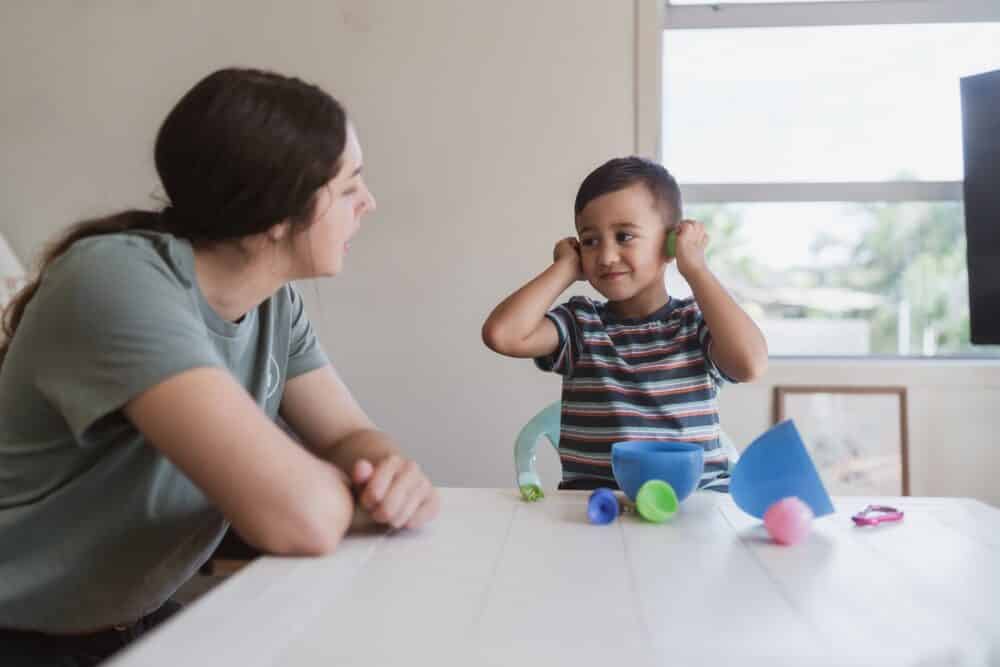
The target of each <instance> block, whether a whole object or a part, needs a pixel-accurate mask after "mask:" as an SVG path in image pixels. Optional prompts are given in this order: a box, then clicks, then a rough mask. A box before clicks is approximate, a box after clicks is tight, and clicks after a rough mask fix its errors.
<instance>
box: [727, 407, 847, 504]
mask: <svg viewBox="0 0 1000 667" xmlns="http://www.w3.org/2000/svg"><path fill="white" fill-rule="evenodd" d="M729 493H730V495H732V497H733V501H734V502H735V503H736V505H737V506H738V507H739V508H740V509H741V510H743V511H744V512H746V513H747V514H749V515H750V516H755V517H757V518H758V519H761V518H763V517H764V512H766V511H767V509H768V508H769V507H770V506H771V505H773V504H774V503H776V502H778V501H779V500H781V499H782V498H787V497H789V496H795V497H797V498H799V499H801V500H802V502H804V503H805V504H806V505H808V506H809V509H811V510H812V512H813V515H814V516H816V517H821V516H825V515H827V514H832V513H833V511H834V510H833V503H831V502H830V496H829V495H828V494H827V492H826V488H825V487H824V486H823V482H822V480H820V478H819V473H818V472H816V466H814V465H813V462H812V458H810V456H809V452H808V451H806V446H805V444H803V442H802V438H801V437H800V436H799V431H798V429H796V428H795V422H793V421H792V420H790V419H789V420H787V421H783V422H781V423H780V424H778V425H777V426H774V427H772V428H771V429H770V430H768V431H767V432H766V433H764V434H763V435H762V436H760V437H759V438H757V439H756V440H754V441H753V442H752V443H750V446H749V447H747V448H746V450H745V451H744V452H743V453H742V454H741V455H740V460H739V462H738V463H737V464H736V467H735V468H733V472H732V479H731V480H730V481H729Z"/></svg>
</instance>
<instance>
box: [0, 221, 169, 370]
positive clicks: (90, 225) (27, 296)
mask: <svg viewBox="0 0 1000 667" xmlns="http://www.w3.org/2000/svg"><path fill="white" fill-rule="evenodd" d="M137 229H148V230H153V231H166V230H165V229H164V224H163V216H162V215H161V214H160V213H157V212H155V211H139V210H135V209H133V210H130V211H122V212H121V213H116V214H114V215H111V216H107V217H104V218H95V219H93V220H84V221H83V222H80V223H77V224H76V225H73V226H72V227H70V229H69V231H67V232H66V233H65V234H64V235H63V236H61V237H59V238H57V239H56V240H55V241H54V242H53V243H52V244H51V245H50V246H49V247H48V248H46V249H45V251H44V252H43V253H42V258H41V262H40V265H39V267H38V273H37V274H36V275H35V277H34V278H33V279H32V280H30V281H29V282H28V284H27V285H25V286H24V287H23V288H21V290H20V291H18V293H17V294H16V295H15V296H14V298H13V299H11V301H10V303H9V304H7V307H6V308H4V310H3V316H2V325H3V337H2V340H0V367H2V366H3V361H4V358H6V356H7V350H8V348H9V347H10V342H11V339H12V338H13V337H14V332H15V331H17V327H18V325H19V324H20V323H21V318H22V317H24V310H25V308H27V307H28V302H29V301H31V297H33V296H34V295H35V292H36V291H38V285H39V283H40V282H41V278H42V274H43V273H44V272H45V269H47V268H48V266H49V265H50V264H52V262H54V261H55V260H56V259H57V258H58V257H60V256H61V255H62V254H63V253H65V252H66V251H67V250H69V247H70V246H71V245H73V244H74V243H76V242H77V241H79V240H80V239H85V238H88V237H91V236H104V235H105V234H118V233H121V232H128V231H132V230H137Z"/></svg>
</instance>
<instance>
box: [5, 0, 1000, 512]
mask: <svg viewBox="0 0 1000 667" xmlns="http://www.w3.org/2000/svg"><path fill="white" fill-rule="evenodd" d="M658 5H659V3H658V2H657V0H634V2H633V1H626V0H616V1H614V2H610V1H608V0H586V1H581V0H545V2H537V1H535V0H511V1H506V2H487V1H486V0H450V1H447V0H433V1H432V0H421V1H420V2H407V1H405V0H397V1H391V0H377V1H367V0H341V1H340V2H336V1H334V0H322V1H320V0H315V1H306V0H296V1H294V2H286V3H280V4H279V3H273V2H263V1H262V0H253V1H244V0H216V1H215V2H212V3H198V2H194V1H193V0H189V1H187V2H161V3H135V2H132V1H131V0H103V1H101V2H88V3H66V2H59V1H57V0H48V1H36V2H29V1H28V0H23V1H21V2H7V3H3V4H2V5H0V82H2V85H3V91H4V92H3V105H2V107H0V109H2V110H0V114H2V116H0V119H2V122H0V146H2V148H3V152H4V159H3V160H2V162H0V230H2V231H3V232H4V233H5V234H6V235H7V236H8V238H9V239H10V241H11V244H12V245H13V246H14V249H15V250H16V251H18V253H19V254H21V256H22V257H28V256H32V255H34V253H36V252H37V251H38V250H39V248H40V247H41V244H42V243H43V241H44V240H45V239H47V238H49V237H50V236H51V235H52V234H54V233H56V232H57V231H58V230H60V229H61V228H62V227H64V226H65V225H66V224H68V223H69V222H71V221H73V220H76V219H79V218H81V217H83V216H86V215H91V214H98V213H104V212H108V211H111V210H115V209H118V208H122V207H125V206H147V207H152V206H155V205H156V203H155V201H153V200H152V199H151V196H150V195H151V194H153V195H155V193H156V192H157V185H156V180H155V174H154V173H153V170H152V157H151V153H152V142H153V137H154V134H155V132H156V129H157V127H158V124H159V122H160V121H161V120H162V118H163V116H164V115H165V113H166V111H167V110H168V109H169V107H170V105H171V104H172V103H173V102H174V101H176V99H177V98H178V97H179V96H180V95H181V94H182V93H183V92H184V91H185V90H186V89H187V88H188V87H190V86H191V85H192V84H193V83H194V82H195V81H196V80H197V79H198V78H199V77H201V76H202V75H204V74H206V73H207V72H209V71H210V70H212V69H214V68H217V67H221V66H225V65H232V64H236V65H250V66H259V67H266V68H271V69H276V70H278V71H282V72H285V73H292V74H296V75H299V76H301V77H303V78H305V79H308V80H312V81H315V82H317V83H319V84H321V85H323V86H324V87H325V88H326V89H327V90H329V91H330V92H332V93H333V94H334V95H335V96H337V97H338V98H339V99H341V100H342V101H343V102H344V103H345V104H346V106H347V107H348V109H349V110H350V111H351V113H352V115H353V117H354V118H355V120H356V124H357V126H358V128H359V132H360V135H361V139H362V144H363V146H364V149H365V158H366V166H365V169H366V173H367V174H368V179H369V183H370V185H371V187H372V188H373V190H374V192H375V194H376V196H377V198H378V203H379V208H378V211H377V212H376V213H375V214H373V215H372V216H370V217H369V218H366V221H365V227H364V228H363V231H362V233H361V235H360V236H359V237H358V239H357V240H356V242H355V243H354V244H353V245H352V248H351V255H350V257H349V259H348V266H347V270H346V272H345V273H344V274H342V275H341V276H339V277H337V278H335V279H333V280H331V281H326V282H322V283H319V284H317V285H316V286H315V287H313V286H307V287H306V288H305V292H306V295H307V298H308V300H309V306H310V312H311V314H312V317H313V320H314V322H315V323H316V326H317V328H318V329H319V331H320V334H321V337H322V339H323V342H324V344H325V346H326V348H327V349H328V351H329V353H330V355H331V357H332V358H333V359H334V362H335V363H336V365H337V367H338V368H339V370H340V372H341V373H342V374H343V376H344V377H345V378H346V380H347V382H348V383H349V384H350V386H351V387H352V389H353V390H354V392H355V394H356V395H357V396H358V398H359V399H360V401H361V402H362V404H363V405H364V406H365V407H366V408H367V409H368V411H369V412H370V413H371V414H372V416H373V417H374V418H375V419H376V421H377V422H378V423H379V424H381V425H382V426H383V427H385V428H386V429H387V430H389V431H391V432H392V433H394V434H396V435H397V436H398V438H399V439H400V441H401V442H402V443H403V445H404V447H405V448H406V449H407V450H409V451H410V452H411V453H412V454H413V455H414V456H415V457H416V458H418V459H419V460H420V461H422V462H423V463H424V465H425V467H426V468H427V469H428V470H429V472H430V474H431V476H432V477H433V478H434V480H435V481H436V482H438V483H440V484H446V485H483V486H507V485H511V484H513V463H512V453H511V450H512V445H513V440H514V437H515V435H516V433H517V431H518V429H519V428H520V426H521V425H522V424H523V423H524V422H525V421H526V420H527V419H528V418H529V417H530V416H531V415H532V414H534V412H535V411H536V410H538V409H539V408H540V407H541V406H543V405H545V404H546V403H547V402H549V401H551V400H554V399H556V398H558V395H559V382H558V378H556V377H555V376H549V375H545V374H541V373H538V372H537V371H535V370H534V369H533V367H532V365H531V363H530V362H527V361H513V360H508V359H502V358H500V357H497V356H496V355H493V354H492V353H490V352H489V351H488V350H486V348H485V347H483V345H482V344H481V342H480V339H479V328H480V325H481V323H482V321H483V319H484V318H485V316H486V315H487V313H488V312H489V310H490V309H491V308H492V306H493V305H494V304H495V303H496V302H497V301H499V300H500V299H501V298H502V297H503V296H505V295H506V294H507V293H508V292H510V291H512V290H513V289H514V288H515V287H517V286H518V285H519V284H520V283H522V282H523V281H525V280H527V279H528V278H530V277H531V276H532V275H534V274H535V273H537V272H538V271H540V270H541V269H542V268H543V267H544V266H545V264H546V262H547V261H549V258H550V254H551V248H552V245H553V243H554V242H555V240H557V239H558V238H559V237H561V236H564V235H568V234H570V233H572V231H573V224H572V200H573V197H574V195H575V192H576V187H577V185H578V184H579V182H580V180H581V179H582V178H583V176H584V175H586V173H587V172H588V171H589V170H590V169H591V168H592V167H593V166H595V165H596V164H597V163H599V162H601V161H603V160H604V159H606V158H608V157H610V156H613V155H621V154H626V153H631V152H640V153H644V154H647V155H649V154H653V153H654V152H655V150H656V147H657V146H658V145H659V141H658V132H659V121H658V118H659V107H658V98H659V76H660V75H659V61H660V58H659V48H660V47H659V41H658V38H659V27H658V26H659V20H658ZM637 55H638V59H637ZM841 380H842V381H845V382H855V381H861V380H864V381H865V382H868V383H870V384H887V383H896V382H907V383H910V382H911V381H912V382H913V383H915V384H914V385H913V389H912V390H911V392H912V393H911V404H910V407H911V410H910V411H911V451H912V452H913V454H912V456H913V462H912V467H913V474H912V475H913V487H912V488H913V491H914V493H918V494H956V495H966V494H968V495H975V496H977V497H980V498H983V499H986V500H990V501H992V502H995V503H998V504H1000V491H998V490H997V489H996V486H995V485H994V484H993V482H992V476H991V474H990V473H992V472H993V471H996V470H997V464H998V457H997V454H996V453H995V450H994V449H993V447H992V443H993V440H994V434H993V430H994V429H995V426H996V425H998V424H1000V418H997V417H994V416H993V415H991V414H990V413H989V412H988V409H989V406H990V405H991V404H993V403H995V402H996V400H995V399H996V395H997V385H998V384H1000V370H998V368H997V367H991V368H989V369H986V368H978V369H973V370H972V371H970V367H969V366H968V365H966V366H940V367H938V366H934V367H925V366H922V365H916V364H904V365H898V366H892V367H891V368H887V367H884V366H878V365H867V364H853V365H845V364H839V363H838V364H832V365H825V364H775V365H774V368H773V370H772V373H771V376H770V377H769V381H773V382H782V383H784V382H793V381H794V382H798V383H804V384H823V383H828V382H835V381H841ZM986 385H988V387H989V388H988V389H982V388H981V387H983V386H986ZM722 405H723V411H724V417H723V419H724V422H725V425H726V428H727V430H729V431H730V432H731V433H732V434H733V435H734V436H735V437H736V440H737V442H739V443H740V444H746V443H747V442H749V440H750V439H751V436H752V435H755V434H756V433H757V432H759V431H762V430H763V429H764V428H765V427H766V426H767V424H768V416H769V414H770V393H769V386H768V385H759V386H754V387H739V388H732V389H730V390H727V392H726V393H725V394H724V396H723V400H722ZM946 428H947V429H949V430H950V431H949V433H948V435H947V437H945V429H946ZM555 470H556V463H555V458H554V456H552V455H551V454H550V453H548V452H544V453H543V454H542V473H543V475H545V476H546V477H547V479H549V480H553V479H554V476H555Z"/></svg>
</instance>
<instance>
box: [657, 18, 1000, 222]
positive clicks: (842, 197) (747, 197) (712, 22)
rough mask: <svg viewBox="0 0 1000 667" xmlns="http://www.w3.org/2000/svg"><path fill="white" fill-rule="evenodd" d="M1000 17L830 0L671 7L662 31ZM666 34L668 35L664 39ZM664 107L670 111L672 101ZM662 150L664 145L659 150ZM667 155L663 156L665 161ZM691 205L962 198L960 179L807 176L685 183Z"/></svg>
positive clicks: (957, 20)
mask: <svg viewBox="0 0 1000 667" xmlns="http://www.w3.org/2000/svg"><path fill="white" fill-rule="evenodd" d="M994 21H997V22H1000V0H871V1H868V2H859V1H840V0H830V1H827V2H757V3H747V4H734V3H725V2H720V3H715V4H708V5H672V4H671V3H670V0H664V5H663V25H662V30H663V31H666V33H667V35H669V32H670V31H671V30H690V29H726V28H789V27H818V26H834V25H838V26H839V25H890V24H893V25H903V24H915V23H958V22H961V23H980V22H984V23H985V22H994ZM664 39H669V36H665V37H664ZM661 104H663V105H664V107H665V108H666V109H667V112H668V113H669V104H670V100H667V99H665V98H664V99H662V101H661ZM658 152H659V149H658ZM662 157H663V156H662V155H661V158H662ZM681 187H682V190H683V192H684V200H685V202H687V203H691V204H719V203H729V202H831V201H840V202H843V201H850V202H874V201H878V202H912V201H953V202H961V201H962V199H963V197H962V181H871V182H868V181H864V182H847V183H845V182H825V181H807V182H798V181H796V182H795V183H788V182H767V183H697V184H694V183H691V184H681Z"/></svg>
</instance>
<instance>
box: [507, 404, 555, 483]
mask: <svg viewBox="0 0 1000 667" xmlns="http://www.w3.org/2000/svg"><path fill="white" fill-rule="evenodd" d="M561 413H562V402H561V401H556V402H555V403H552V404H551V405H549V406H547V407H546V408H545V409H544V410H542V411H541V412H539V413H538V414H537V415H535V416H534V417H532V418H531V419H530V420H529V421H528V423H527V424H525V425H524V428H522V429H521V432H520V433H518V434H517V440H516V441H515V443H514V468H515V470H517V486H518V489H519V490H520V491H521V498H522V499H523V500H525V501H527V502H529V503H530V502H535V501H536V500H541V499H542V498H544V497H545V494H544V493H543V492H542V482H541V480H540V479H539V478H538V473H537V472H535V443H536V442H538V439H539V438H541V437H542V436H545V438H546V439H547V440H548V441H549V442H550V443H551V444H552V446H553V447H554V448H555V449H556V451H557V452H558V451H559V427H560V422H561V421H562V415H561Z"/></svg>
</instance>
